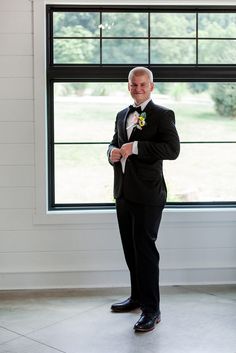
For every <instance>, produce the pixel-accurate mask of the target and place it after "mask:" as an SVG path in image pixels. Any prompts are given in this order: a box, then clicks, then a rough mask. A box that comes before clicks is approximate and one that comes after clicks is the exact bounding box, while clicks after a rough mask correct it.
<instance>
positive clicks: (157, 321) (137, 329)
mask: <svg viewBox="0 0 236 353" xmlns="http://www.w3.org/2000/svg"><path fill="white" fill-rule="evenodd" d="M160 322H161V319H160V318H157V320H156V322H155V325H154V326H153V327H151V328H149V329H145V328H134V330H135V332H150V331H153V330H154V328H155V327H156V325H157V324H159V323H160Z"/></svg>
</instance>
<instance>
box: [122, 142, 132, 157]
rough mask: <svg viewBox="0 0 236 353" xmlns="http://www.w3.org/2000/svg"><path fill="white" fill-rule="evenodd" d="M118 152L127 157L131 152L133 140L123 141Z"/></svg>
mask: <svg viewBox="0 0 236 353" xmlns="http://www.w3.org/2000/svg"><path fill="white" fill-rule="evenodd" d="M120 152H121V154H122V157H125V158H128V157H129V156H130V155H131V154H133V142H129V143H125V144H124V145H122V146H121V149H120Z"/></svg>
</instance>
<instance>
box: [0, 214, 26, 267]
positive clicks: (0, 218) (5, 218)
mask: <svg viewBox="0 0 236 353" xmlns="http://www.w3.org/2000/svg"><path fill="white" fill-rule="evenodd" d="M32 214H33V210H28V209H22V210H19V209H12V210H9V209H1V212H0V231H1V230H15V231H21V230H32V228H33V223H32ZM18 241H19V242H20V241H21V239H20V238H19V239H18ZM14 245H15V244H12V251H14ZM2 270H3V269H2Z"/></svg>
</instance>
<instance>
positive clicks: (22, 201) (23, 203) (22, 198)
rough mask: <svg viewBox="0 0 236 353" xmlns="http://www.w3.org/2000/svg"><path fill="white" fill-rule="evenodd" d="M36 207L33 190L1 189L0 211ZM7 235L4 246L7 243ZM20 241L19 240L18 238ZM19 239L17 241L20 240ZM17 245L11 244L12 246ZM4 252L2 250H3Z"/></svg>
mask: <svg viewBox="0 0 236 353" xmlns="http://www.w3.org/2000/svg"><path fill="white" fill-rule="evenodd" d="M33 207H34V190H33V188H32V187H31V188H0V209H3V208H4V209H7V208H10V209H11V208H28V209H32V208H33ZM5 238H6V237H5V234H4V237H3V244H4V243H5ZM18 239H19V238H18ZM18 239H17V240H18ZM13 244H15V243H11V249H12V245H13ZM1 250H2V249H1Z"/></svg>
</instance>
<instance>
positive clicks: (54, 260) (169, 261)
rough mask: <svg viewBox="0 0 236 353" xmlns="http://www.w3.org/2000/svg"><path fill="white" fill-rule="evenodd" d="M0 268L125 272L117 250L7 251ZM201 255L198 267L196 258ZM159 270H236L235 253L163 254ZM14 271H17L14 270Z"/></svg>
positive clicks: (215, 251)
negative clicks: (232, 268)
mask: <svg viewBox="0 0 236 353" xmlns="http://www.w3.org/2000/svg"><path fill="white" fill-rule="evenodd" d="M0 255H1V256H0V268H1V269H2V268H4V269H5V271H6V272H12V271H19V272H25V271H26V272H27V271H28V272H32V271H36V272H38V271H49V272H51V271H96V270H97V271H105V270H108V269H109V270H125V269H126V268H127V267H126V264H125V260H124V257H123V254H122V252H121V251H120V250H119V249H118V250H109V251H106V250H101V251H98V250H95V251H93V250H89V251H70V252H65V251H64V252H35V253H34V252H23V253H18V252H10V253H1V254H0ZM200 256H201V264H199V257H200ZM162 258H163V259H162V260H161V262H160V268H161V269H168V268H172V269H173V268H176V269H180V268H192V269H200V268H216V267H218V268H224V267H234V268H235V267H236V259H235V251H234V249H230V248H222V249H211V250H209V249H207V250H206V249H202V250H201V251H199V250H197V249H192V250H189V251H188V253H186V251H184V250H183V249H179V250H174V252H173V251H171V250H165V251H163V252H162ZM16 269H17V270H16Z"/></svg>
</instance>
